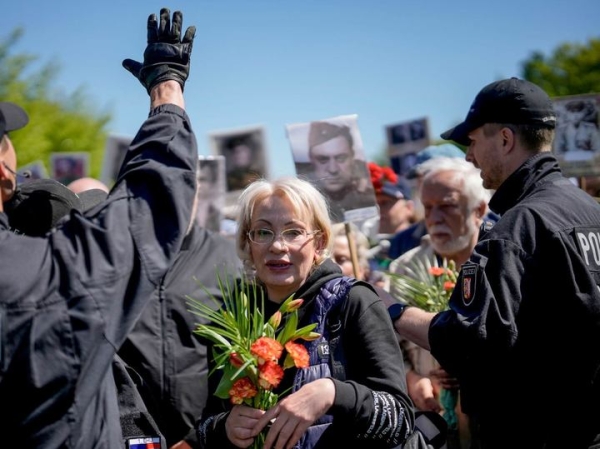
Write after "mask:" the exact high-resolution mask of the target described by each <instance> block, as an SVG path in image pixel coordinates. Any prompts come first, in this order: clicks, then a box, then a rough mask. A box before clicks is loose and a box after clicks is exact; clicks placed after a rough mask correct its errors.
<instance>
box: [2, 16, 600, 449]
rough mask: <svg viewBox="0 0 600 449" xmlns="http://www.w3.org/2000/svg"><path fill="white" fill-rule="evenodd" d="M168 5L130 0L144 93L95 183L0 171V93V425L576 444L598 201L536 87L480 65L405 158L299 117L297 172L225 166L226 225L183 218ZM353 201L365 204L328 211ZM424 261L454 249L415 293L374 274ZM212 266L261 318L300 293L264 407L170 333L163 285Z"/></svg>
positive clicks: (87, 442)
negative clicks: (442, 305)
mask: <svg viewBox="0 0 600 449" xmlns="http://www.w3.org/2000/svg"><path fill="white" fill-rule="evenodd" d="M182 23H183V17H182V14H181V12H179V11H176V12H174V13H173V14H172V15H171V12H170V11H169V10H168V9H167V8H163V9H162V10H161V11H160V15H159V16H156V15H155V14H151V15H150V16H149V17H148V21H147V30H148V34H147V46H146V49H145V51H144V59H143V61H142V62H137V61H134V60H130V59H127V60H125V61H123V66H124V67H125V68H126V69H127V70H128V71H130V72H131V73H132V74H133V75H134V76H135V77H136V78H137V79H138V80H139V82H140V83H141V84H142V86H143V87H144V88H145V89H146V91H147V92H148V94H149V96H150V111H149V115H148V118H147V120H145V121H144V123H142V125H141V127H140V130H139V132H138V134H137V135H136V137H135V139H134V140H133V142H132V143H131V146H130V148H129V150H128V152H127V155H126V157H125V160H124V162H123V165H122V167H121V169H120V172H119V176H118V180H117V181H116V183H115V184H114V185H113V186H110V188H109V187H108V186H106V185H104V184H102V183H101V182H99V181H98V180H95V179H93V178H81V179H77V180H74V181H73V182H71V183H69V184H68V185H63V184H61V183H60V182H58V181H56V180H52V179H41V180H32V181H28V182H25V183H22V184H17V173H16V172H17V167H18V149H16V148H14V147H13V145H12V142H11V139H10V136H9V133H10V132H13V131H17V130H19V129H21V128H24V127H26V125H28V115H27V113H26V111H24V110H23V109H22V108H21V107H19V106H18V105H16V104H14V103H9V102H2V103H0V135H1V136H2V140H1V142H0V145H1V146H0V196H1V200H2V201H1V202H0V239H1V240H2V244H1V245H0V260H1V261H2V262H1V263H2V269H1V270H0V292H1V293H0V325H1V327H0V335H1V336H2V347H1V348H0V349H1V350H0V397H1V398H2V399H3V400H5V402H6V403H7V404H8V398H11V401H10V407H8V406H6V407H3V408H2V412H1V415H0V422H2V429H3V430H2V435H1V440H2V446H3V447H4V445H6V447H26V448H50V449H52V448H91V447H94V448H109V449H113V448H122V447H127V448H136V449H137V448H150V447H152V448H162V449H195V448H226V447H238V448H246V447H250V446H251V445H252V444H253V442H254V441H255V439H256V438H257V436H258V435H259V434H264V435H265V441H264V447H265V448H267V449H269V448H277V449H282V448H298V449H308V448H328V447H350V446H352V447H361V448H403V447H405V448H412V449H425V448H447V449H496V448H528V449H529V448H540V449H541V448H546V449H549V448H574V449H579V448H600V410H599V409H598V406H597V405H598V403H599V401H600V355H599V354H600V352H599V351H598V350H597V349H596V348H595V346H594V343H593V342H594V341H599V337H600V324H599V323H600V244H599V241H600V205H599V204H598V202H597V201H596V199H595V198H593V197H592V196H591V195H589V194H588V193H586V192H585V191H584V190H582V189H580V188H579V187H577V186H575V185H574V184H573V183H572V182H571V181H570V180H568V179H567V178H565V177H564V176H563V175H562V173H561V170H560V166H559V164H558V161H557V159H556V157H555V156H554V155H553V154H552V151H551V146H552V142H553V139H554V133H555V129H556V127H557V116H556V112H555V110H554V108H553V105H552V102H551V100H550V98H549V97H548V95H547V94H546V93H545V92H544V91H543V90H542V89H540V88H539V87H538V86H536V85H534V84H532V83H530V82H528V81H525V80H521V79H517V78H509V79H503V80H500V81H496V82H493V83H491V84H489V85H487V86H485V87H483V89H481V90H480V91H479V93H478V94H477V95H476V97H475V99H474V101H473V104H472V106H471V108H470V110H469V112H468V114H467V115H466V117H465V120H464V121H463V122H461V123H460V124H459V125H457V126H456V127H454V128H452V129H450V130H448V131H447V132H445V133H443V134H442V136H441V137H442V138H443V139H444V140H445V141H446V143H444V144H441V145H431V146H429V147H427V148H425V149H423V150H421V151H420V152H419V153H417V154H416V158H415V159H416V165H415V166H414V167H413V168H412V170H411V172H410V176H409V178H410V179H408V180H407V179H404V178H403V177H398V176H397V174H396V173H394V172H393V170H391V169H389V168H388V167H380V166H378V165H377V164H374V163H370V164H365V166H366V167H367V168H368V170H369V171H370V173H362V171H361V170H363V168H362V165H361V166H360V167H359V166H358V165H357V164H356V163H355V160H354V150H353V142H352V136H351V135H350V132H349V130H348V129H347V128H344V127H340V126H335V125H332V124H330V123H326V122H313V123H312V124H311V130H310V132H309V141H310V142H309V153H310V159H311V163H312V164H314V167H315V172H316V174H315V176H316V178H315V179H301V178H300V177H282V178H278V179H273V180H268V179H265V178H263V177H259V178H257V179H253V180H251V181H249V184H248V185H247V186H246V187H244V188H243V190H241V192H240V196H239V199H238V202H237V207H236V210H235V214H234V220H235V234H234V235H233V237H228V236H224V235H222V234H221V233H220V232H218V231H213V230H210V229H207V228H206V226H204V225H203V224H201V223H200V220H199V219H198V217H199V216H200V215H202V214H200V213H199V210H201V209H202V205H203V204H202V202H203V201H206V199H207V198H208V197H209V196H210V195H209V192H207V191H206V189H207V187H206V186H207V185H210V183H209V182H207V181H206V180H204V179H203V178H202V177H203V176H205V175H206V173H205V172H204V171H203V170H200V164H199V161H198V153H197V146H196V138H195V135H194V132H193V130H192V127H191V124H190V121H189V118H188V116H187V113H186V112H185V101H184V96H183V91H184V86H185V82H186V80H187V78H188V75H189V70H190V59H191V52H192V46H193V40H194V36H195V31H196V30H195V27H193V26H190V27H188V28H187V29H186V30H185V32H183V28H182ZM28 126H29V127H31V126H35V124H29V125H28ZM26 130H27V128H26V129H25V131H26ZM454 143H456V144H459V145H461V146H464V147H465V148H466V153H465V152H464V151H462V150H461V149H460V148H459V147H458V146H457V145H455V144H454ZM359 168H360V170H359ZM203 173H204V175H203ZM365 179H367V180H368V181H369V182H368V185H367V186H365V185H363V184H361V183H362V181H364V180H365ZM203 186H204V187H203ZM203 188H204V189H205V190H203ZM359 197H360V198H359ZM371 200H374V201H375V202H376V205H377V210H378V211H379V214H378V216H377V217H375V219H371V220H364V221H357V222H356V223H354V222H351V221H345V220H344V219H343V218H342V217H344V216H345V212H346V211H347V210H351V209H354V208H360V207H365V206H368V205H369V204H370V203H371ZM431 260H435V261H437V263H438V264H439V266H445V265H444V263H446V262H448V261H451V262H452V264H454V265H453V266H456V267H457V271H458V279H457V280H456V284H455V286H453V290H452V293H451V296H450V300H449V305H448V308H447V309H445V310H443V311H439V312H429V311H426V310H423V309H421V308H419V307H416V306H414V304H412V303H411V302H410V301H409V298H407V297H403V295H404V294H405V293H404V291H403V290H401V289H399V288H398V284H397V277H396V276H397V275H400V274H404V275H406V274H407V273H408V274H410V272H411V270H410V268H411V267H412V266H414V264H415V263H418V262H419V261H421V262H422V261H431ZM223 273H226V276H225V277H226V279H227V281H231V282H232V283H234V284H235V285H238V286H239V288H240V289H241V290H242V291H244V292H245V294H246V295H247V298H248V307H250V308H252V309H258V310H260V312H261V314H262V315H264V316H266V317H270V316H273V315H276V313H277V311H278V310H279V308H280V307H281V304H282V303H283V302H284V301H286V299H288V298H290V297H291V296H295V297H296V298H302V302H301V305H299V306H298V307H299V308H298V315H297V316H298V324H299V325H300V326H308V325H311V324H314V325H315V326H316V329H317V330H318V335H317V336H316V337H315V339H313V340H312V341H307V342H305V343H304V345H305V347H306V349H307V352H308V355H309V359H308V360H309V362H308V367H301V366H295V367H293V368H291V369H288V370H286V371H285V374H284V375H283V377H282V379H281V383H279V384H278V385H277V386H276V387H275V388H274V390H273V391H274V392H275V393H277V394H278V395H280V400H279V401H278V402H277V403H276V404H275V405H274V406H272V407H269V408H267V409H266V410H262V409H259V408H256V407H252V406H250V405H248V404H246V403H242V404H237V403H232V402H230V401H229V400H224V399H222V395H217V390H218V386H219V384H220V376H222V375H223V372H222V371H219V369H218V368H219V367H218V363H217V361H215V359H214V358H213V357H212V355H213V353H214V352H213V348H212V346H211V344H210V342H207V341H206V340H203V339H201V338H198V337H197V336H195V335H194V333H193V330H194V328H195V326H197V324H198V321H199V318H198V317H197V316H195V315H193V314H192V313H191V312H190V310H189V307H188V302H187V299H189V298H193V300H194V301H200V302H202V303H204V304H206V305H209V306H210V307H219V304H220V303H221V304H222V302H223V299H224V298H223V290H222V288H221V287H222V282H223V278H222V277H220V276H219V275H222V274H223ZM250 285H252V288H250ZM257 285H258V290H257V289H256V288H255V286H257ZM259 298H261V300H260V301H259ZM215 299H216V300H217V303H216V304H215V303H214V300H215ZM204 324H209V323H208V322H205V323H204ZM284 325H285V323H277V324H276V325H275V326H276V327H277V326H284ZM442 390H446V391H453V392H455V393H456V395H457V397H458V398H459V401H458V402H457V403H456V404H453V405H452V407H450V408H453V409H452V410H450V409H449V406H448V405H447V404H445V403H444V402H443V401H442V400H441V392H442ZM445 407H446V408H445ZM453 413H455V414H456V415H458V424H457V427H452V425H449V424H450V423H449V421H448V416H450V415H451V414H453ZM420 419H427V420H428V423H429V424H430V425H429V426H425V425H423V424H421V423H422V421H420ZM432 423H433V424H435V426H434V427H433V429H434V430H435V432H433V431H432V427H431V424H432Z"/></svg>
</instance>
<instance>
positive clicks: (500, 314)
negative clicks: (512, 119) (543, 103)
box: [429, 153, 600, 449]
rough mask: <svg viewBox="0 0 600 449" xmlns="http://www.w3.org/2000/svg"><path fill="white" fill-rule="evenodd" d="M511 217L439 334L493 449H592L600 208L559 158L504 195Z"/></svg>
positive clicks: (490, 240) (598, 364) (598, 397)
mask: <svg viewBox="0 0 600 449" xmlns="http://www.w3.org/2000/svg"><path fill="white" fill-rule="evenodd" d="M490 207H491V209H492V210H493V211H494V212H497V213H498V214H500V216H501V218H500V220H499V221H498V223H496V225H495V226H494V227H493V228H491V230H489V231H488V232H486V233H484V234H483V235H482V236H481V237H480V241H479V242H478V244H477V246H476V247H475V249H474V251H473V255H472V256H471V258H470V260H469V262H468V263H467V264H465V265H463V267H462V270H461V277H460V279H459V281H458V283H457V288H456V289H455V291H454V293H453V295H452V298H451V301H450V304H451V310H450V311H447V312H442V313H440V314H438V315H437V316H436V317H435V318H434V320H433V322H432V324H431V326H430V330H429V339H430V344H431V352H432V354H433V355H434V356H435V357H436V359H438V360H439V361H440V363H441V364H442V365H443V366H444V368H446V369H447V370H448V371H450V372H451V373H454V374H455V375H456V376H458V379H459V381H460V383H461V394H462V401H463V409H464V410H465V411H466V412H467V413H469V414H470V415H471V416H473V417H475V418H476V419H477V420H478V421H479V423H480V425H481V432H482V441H483V442H484V444H485V446H484V447H486V448H487V447H489V448H496V447H498V448H500V447H503V448H506V447H511V448H521V447H527V448H529V449H531V448H566V447H568V448H570V449H577V448H588V447H592V441H593V440H594V439H595V438H596V439H597V436H598V435H599V434H600V407H598V404H600V350H599V349H598V342H600V291H599V286H600V205H598V204H597V203H596V201H595V200H594V199H593V198H592V197H591V196H590V195H588V194H587V193H585V192H584V191H583V190H581V189H579V188H578V187H576V186H574V185H573V184H572V183H571V182H570V181H569V180H567V179H566V178H564V177H563V176H562V174H561V171H560V169H559V166H558V162H557V160H556V159H555V157H554V156H553V155H552V154H550V153H541V154H538V155H536V156H534V157H532V158H530V159H529V160H528V161H527V162H525V163H524V164H523V165H522V166H521V167H520V168H519V169H518V170H517V171H516V172H515V173H513V174H512V175H511V176H510V177H509V178H508V179H507V180H506V181H505V182H504V183H503V184H502V185H501V186H500V188H499V189H498V190H497V191H496V193H495V194H494V196H493V198H492V200H491V202H490Z"/></svg>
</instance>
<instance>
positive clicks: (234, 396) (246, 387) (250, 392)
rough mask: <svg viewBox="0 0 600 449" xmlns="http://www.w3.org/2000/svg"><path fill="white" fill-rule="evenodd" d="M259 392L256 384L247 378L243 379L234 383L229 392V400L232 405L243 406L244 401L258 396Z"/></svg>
mask: <svg viewBox="0 0 600 449" xmlns="http://www.w3.org/2000/svg"><path fill="white" fill-rule="evenodd" d="M256 393H257V390H256V387H255V386H254V384H253V383H252V382H251V381H250V379H248V378H247V377H242V378H241V379H238V380H236V381H235V382H234V384H233V385H232V386H231V390H229V400H230V401H231V403H232V404H237V405H239V404H241V403H243V402H244V399H250V398H253V397H254V396H256Z"/></svg>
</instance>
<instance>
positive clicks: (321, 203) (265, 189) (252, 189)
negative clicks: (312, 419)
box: [236, 177, 333, 268]
mask: <svg viewBox="0 0 600 449" xmlns="http://www.w3.org/2000/svg"><path fill="white" fill-rule="evenodd" d="M275 195H277V196H280V197H282V198H285V199H287V200H288V201H289V202H290V203H291V204H292V208H293V209H294V212H295V214H296V215H297V216H298V218H299V219H301V220H302V221H304V222H305V223H306V224H308V225H310V226H311V227H312V229H313V230H315V231H317V230H318V231H320V232H319V234H317V235H316V236H315V239H316V240H318V241H319V243H320V246H321V251H320V254H319V255H318V258H317V260H316V264H317V265H320V264H321V263H323V262H324V261H325V260H326V259H327V258H328V257H329V255H330V253H331V246H332V244H333V242H332V239H331V219H330V218H329V209H328V207H327V201H326V199H325V198H324V197H323V195H322V194H321V193H320V192H319V191H318V190H317V189H316V188H315V187H314V186H313V185H312V184H311V183H310V182H308V181H304V180H302V179H298V178H295V177H283V178H279V179H276V180H274V181H267V180H266V179H258V180H256V181H254V182H253V183H251V184H250V185H249V186H248V187H246V189H245V190H244V191H243V192H242V194H241V195H240V197H239V199H238V227H237V232H236V249H237V254H238V256H239V258H240V259H241V260H242V262H243V263H244V265H245V266H246V267H247V268H248V266H249V265H250V264H251V262H250V250H249V240H248V231H250V225H251V223H252V214H253V213H254V209H255V207H256V205H257V204H259V203H260V202H261V201H263V200H264V199H266V198H268V197H271V196H275Z"/></svg>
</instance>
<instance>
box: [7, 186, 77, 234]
mask: <svg viewBox="0 0 600 449" xmlns="http://www.w3.org/2000/svg"><path fill="white" fill-rule="evenodd" d="M5 206H6V207H5V211H6V214H7V215H8V221H9V223H10V226H11V228H12V229H13V230H14V231H16V232H19V233H21V234H25V235H29V236H33V237H39V236H43V235H44V234H46V233H47V232H48V231H50V230H51V229H52V228H53V227H55V226H56V225H57V224H58V222H59V221H60V220H61V219H62V218H63V217H65V216H66V215H68V214H69V213H70V212H71V210H74V209H75V210H79V211H81V210H83V209H82V204H81V200H80V199H79V197H78V196H77V194H75V193H74V192H72V191H71V190H69V189H68V188H67V186H65V185H64V184H61V183H60V182H58V181H55V180H53V179H34V180H31V181H28V182H26V183H24V184H22V185H21V186H19V188H18V190H17V191H16V192H15V194H14V195H13V197H12V198H11V199H10V200H9V201H8V202H7V203H6V205H5Z"/></svg>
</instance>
